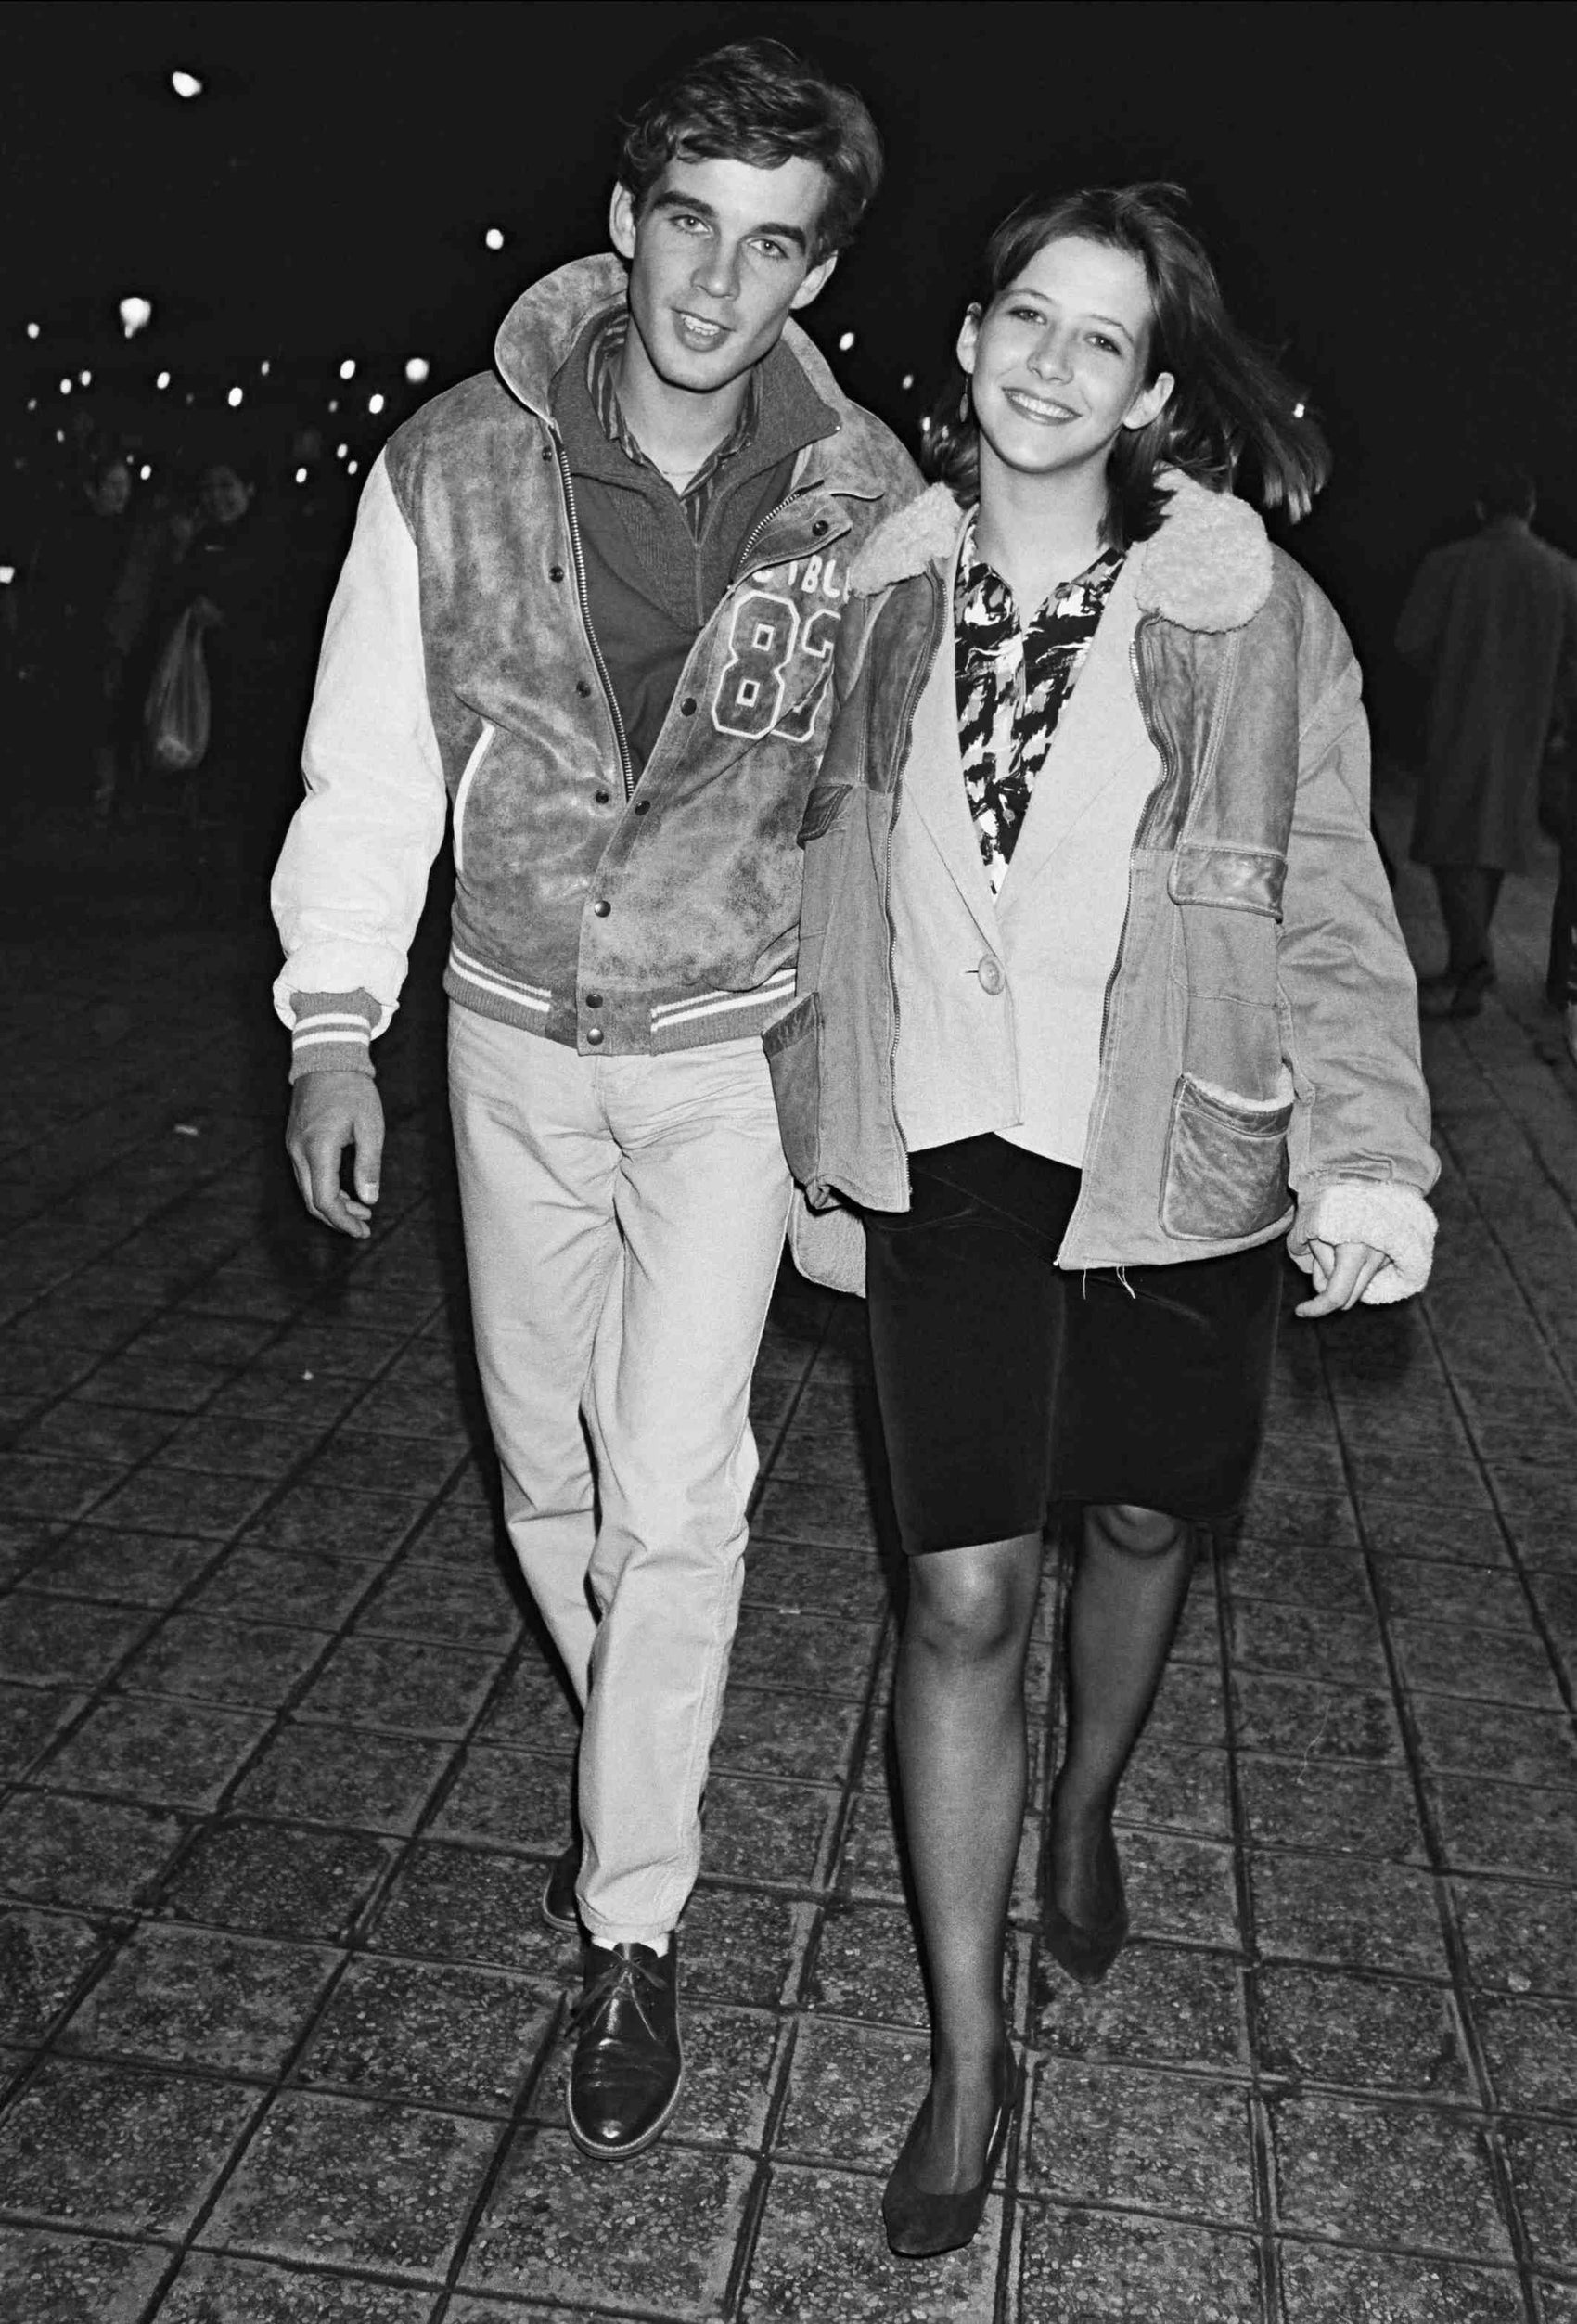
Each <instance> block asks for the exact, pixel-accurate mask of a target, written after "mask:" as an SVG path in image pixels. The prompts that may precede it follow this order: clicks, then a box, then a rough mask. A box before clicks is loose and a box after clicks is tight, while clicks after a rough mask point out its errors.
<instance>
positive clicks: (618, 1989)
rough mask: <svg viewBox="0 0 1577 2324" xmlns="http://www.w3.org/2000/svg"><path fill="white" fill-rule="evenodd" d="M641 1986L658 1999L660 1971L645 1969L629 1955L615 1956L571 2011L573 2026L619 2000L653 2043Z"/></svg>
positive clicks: (654, 2032)
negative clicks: (639, 2023)
mask: <svg viewBox="0 0 1577 2324" xmlns="http://www.w3.org/2000/svg"><path fill="white" fill-rule="evenodd" d="M643 1985H644V1986H645V1987H646V1989H647V1994H648V1995H653V1996H656V1997H659V1998H660V1997H661V1994H662V1990H663V1979H662V1973H661V1971H660V1969H658V1968H653V1969H648V1968H647V1965H646V1963H645V1962H644V1961H638V1960H636V1959H635V1956H634V1954H633V1953H615V1954H614V1955H613V1956H612V1957H611V1958H610V1959H609V1964H608V1967H607V1968H606V1969H604V1970H601V1971H598V1973H597V1975H596V1979H595V1980H594V1982H593V1983H592V1984H589V1985H588V1986H587V1987H586V1989H585V1991H584V1992H583V1994H582V1996H581V1997H580V1999H579V2000H578V2001H577V2002H576V2003H575V2006H574V2008H573V2009H572V2010H571V2018H572V2020H573V2022H574V2023H575V2025H576V2026H577V2027H579V2026H582V2025H584V2024H585V2022H586V2021H587V2020H588V2019H589V2018H594V2017H596V2016H598V2015H600V2013H601V2012H602V2011H603V2010H604V2009H609V2008H610V2007H611V2006H612V2005H613V2003H614V2002H616V2001H621V2000H623V2001H628V2002H629V2004H630V2006H631V2008H632V2009H634V2010H635V2015H636V2016H637V2017H638V2018H639V2019H640V2021H641V2023H642V2024H643V2025H644V2026H645V2027H646V2029H647V2033H648V2034H649V2035H650V2036H651V2038H652V2040H653V2041H657V2040H658V2039H660V2035H659V2034H658V2030H657V2027H656V2026H655V2025H654V2024H653V2023H652V2021H651V2016H650V2014H649V2012H648V2010H647V2001H646V1997H644V1996H643V1994H642V1991H641V1988H642V1986H643Z"/></svg>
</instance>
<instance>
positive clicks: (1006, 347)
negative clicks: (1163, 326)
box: [958, 235, 1173, 475]
mask: <svg viewBox="0 0 1577 2324" xmlns="http://www.w3.org/2000/svg"><path fill="white" fill-rule="evenodd" d="M1153 319H1154V318H1153V315H1152V312H1151V308H1150V294H1149V286H1148V284H1147V282H1146V279H1145V270H1144V268H1143V266H1142V265H1141V264H1140V263H1139V261H1138V260H1137V259H1136V258H1134V257H1131V256H1130V255H1129V253H1128V252H1127V251H1126V250H1109V249H1108V248H1107V246H1106V245H1105V243H1103V242H1088V241H1085V240H1084V239H1083V238H1082V237H1078V236H1071V235H1070V236H1065V237H1063V238H1061V239H1059V240H1058V241H1055V242H1047V243H1046V244H1045V245H1044V247H1043V248H1042V249H1040V250H1037V251H1036V252H1035V254H1034V256H1033V258H1032V259H1031V260H1030V261H1029V263H1028V264H1027V265H1025V266H1023V267H1022V268H1021V269H1020V270H1019V274H1018V275H1017V276H1015V277H1014V279H1013V281H1012V282H1011V283H1009V284H1008V285H1007V287H1006V289H1005V290H1002V291H999V292H998V294H997V296H996V297H995V298H994V300H993V301H992V302H991V305H990V306H989V308H988V309H987V310H986V312H985V314H984V315H981V314H980V313H979V312H978V310H974V309H971V311H970V313H969V314H968V316H967V317H966V318H965V322H964V327H963V330H962V331H961V332H960V333H959V337H958V360H959V362H960V363H961V364H962V365H963V366H964V369H965V370H966V371H967V372H968V374H969V378H970V381H971V392H972V397H973V402H974V407H975V417H976V419H977V420H978V422H979V424H980V430H981V441H982V446H984V447H989V449H990V450H991V452H993V453H994V454H995V456H996V457H997V459H998V460H1000V461H1001V462H1002V464H1003V466H1004V467H1005V468H1008V469H1014V470H1016V471H1018V472H1019V473H1020V474H1025V475H1053V474H1058V473H1067V472H1068V471H1069V470H1071V469H1084V468H1089V467H1096V468H1099V469H1104V468H1105V466H1106V461H1107V456H1108V455H1109V452H1110V450H1111V447H1112V445H1113V443H1115V442H1116V440H1117V438H1118V436H1119V435H1121V433H1122V430H1123V429H1125V428H1143V427H1145V426H1146V425H1147V423H1148V422H1149V421H1150V420H1152V419H1153V418H1154V417H1155V416H1156V414H1157V413H1158V412H1159V411H1160V408H1161V406H1162V405H1163V404H1164V403H1165V402H1166V399H1167V397H1168V396H1169V395H1170V394H1171V392H1172V386H1173V381H1172V375H1171V373H1170V372H1166V371H1163V372H1161V373H1160V375H1159V376H1158V377H1157V378H1156V379H1154V380H1153V381H1151V382H1150V383H1149V384H1148V385H1147V384H1146V379H1145V362H1146V351H1147V345H1148V340H1149V331H1150V326H1151V323H1152V321H1153Z"/></svg>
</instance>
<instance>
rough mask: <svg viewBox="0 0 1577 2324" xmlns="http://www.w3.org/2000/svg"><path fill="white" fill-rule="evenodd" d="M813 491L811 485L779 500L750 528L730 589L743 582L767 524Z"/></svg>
mask: <svg viewBox="0 0 1577 2324" xmlns="http://www.w3.org/2000/svg"><path fill="white" fill-rule="evenodd" d="M814 490H815V487H814V484H813V485H812V486H811V487H810V488H809V490H807V491H805V492H802V493H801V492H793V493H790V494H789V497H788V499H787V500H780V501H779V502H778V504H777V506H776V508H769V509H768V510H767V512H766V514H765V516H764V517H763V518H762V519H761V520H759V522H758V523H757V524H755V525H754V526H753V527H752V529H751V533H750V539H749V540H748V541H747V542H746V543H745V546H744V547H743V548H742V549H741V550H740V551H739V554H738V556H737V559H735V564H734V578H733V580H732V581H730V582H729V584H728V586H729V588H730V589H732V588H733V587H734V586H735V584H736V583H738V582H741V581H743V580H744V578H745V576H746V574H747V573H748V572H749V571H750V551H751V550H752V549H753V548H754V546H755V545H756V543H757V542H758V541H759V540H760V539H761V536H762V534H763V533H764V532H765V531H766V528H767V526H768V525H769V524H776V522H777V520H778V518H779V517H780V516H782V514H783V513H784V511H785V509H788V508H792V507H793V506H794V503H795V502H796V501H797V500H809V498H810V496H811V493H812V492H814ZM840 537H841V536H840Z"/></svg>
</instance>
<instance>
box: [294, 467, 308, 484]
mask: <svg viewBox="0 0 1577 2324" xmlns="http://www.w3.org/2000/svg"><path fill="white" fill-rule="evenodd" d="M296 481H297V483H298V484H304V483H305V482H306V481H307V472H306V470H305V469H304V468H299V469H297V470H296Z"/></svg>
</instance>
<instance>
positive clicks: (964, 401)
mask: <svg viewBox="0 0 1577 2324" xmlns="http://www.w3.org/2000/svg"><path fill="white" fill-rule="evenodd" d="M958 420H959V424H960V426H962V427H965V428H967V427H968V424H969V382H968V379H966V380H965V382H964V392H963V394H962V395H961V396H960V397H959V398H958Z"/></svg>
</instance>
